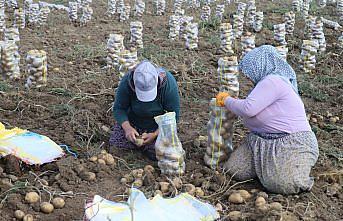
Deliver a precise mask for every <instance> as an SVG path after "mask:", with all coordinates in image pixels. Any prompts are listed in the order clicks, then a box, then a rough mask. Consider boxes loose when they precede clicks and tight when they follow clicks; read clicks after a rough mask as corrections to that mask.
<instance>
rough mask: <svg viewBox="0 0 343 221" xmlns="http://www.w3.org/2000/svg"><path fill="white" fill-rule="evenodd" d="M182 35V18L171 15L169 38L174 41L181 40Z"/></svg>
mask: <svg viewBox="0 0 343 221" xmlns="http://www.w3.org/2000/svg"><path fill="white" fill-rule="evenodd" d="M179 34H180V16H177V15H171V16H170V17H169V36H168V37H169V38H170V39H172V40H176V39H179Z"/></svg>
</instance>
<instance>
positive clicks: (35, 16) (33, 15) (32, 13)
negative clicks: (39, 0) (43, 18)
mask: <svg viewBox="0 0 343 221" xmlns="http://www.w3.org/2000/svg"><path fill="white" fill-rule="evenodd" d="M25 13H26V12H25ZM27 13H28V15H27V17H28V23H29V24H30V25H33V26H34V25H38V22H39V13H40V10H39V4H30V6H29V10H28V12H27Z"/></svg>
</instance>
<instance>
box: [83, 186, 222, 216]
mask: <svg viewBox="0 0 343 221" xmlns="http://www.w3.org/2000/svg"><path fill="white" fill-rule="evenodd" d="M132 216H133V218H132ZM85 219H86V220H87V221H103V220H115V221H131V220H134V221H151V220H158V221H185V220H187V221H212V220H216V219H219V214H218V212H217V211H216V209H215V208H214V207H213V206H212V205H210V204H208V203H203V202H201V201H199V200H197V199H196V198H194V197H193V196H191V195H189V194H188V193H182V194H180V195H178V196H176V197H174V198H170V199H164V198H162V197H161V196H159V195H156V196H155V197H154V198H153V199H151V200H149V199H147V198H146V197H145V196H144V194H143V193H142V192H141V191H139V190H138V189H135V188H132V189H131V195H130V197H129V199H128V200H127V202H125V203H121V202H112V201H109V200H106V199H104V198H102V197H101V196H98V195H95V196H94V198H93V201H92V202H90V203H88V204H87V205H86V210H85Z"/></svg>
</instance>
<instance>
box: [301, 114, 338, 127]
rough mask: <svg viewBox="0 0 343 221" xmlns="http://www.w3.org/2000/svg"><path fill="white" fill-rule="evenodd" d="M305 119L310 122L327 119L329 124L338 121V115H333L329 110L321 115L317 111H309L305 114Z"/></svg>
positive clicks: (321, 121)
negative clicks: (309, 112)
mask: <svg viewBox="0 0 343 221" xmlns="http://www.w3.org/2000/svg"><path fill="white" fill-rule="evenodd" d="M307 119H308V120H309V121H310V122H311V123H319V124H320V123H323V122H324V121H329V122H330V123H331V124H335V123H337V122H339V121H340V118H339V117H338V116H334V115H333V114H332V113H330V112H328V111H327V112H326V113H325V115H321V114H318V113H311V114H308V115H307Z"/></svg>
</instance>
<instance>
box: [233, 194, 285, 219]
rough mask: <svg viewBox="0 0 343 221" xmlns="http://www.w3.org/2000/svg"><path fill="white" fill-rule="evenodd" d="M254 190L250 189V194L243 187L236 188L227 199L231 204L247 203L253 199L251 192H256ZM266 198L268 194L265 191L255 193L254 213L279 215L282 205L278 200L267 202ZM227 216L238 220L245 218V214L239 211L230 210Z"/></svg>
mask: <svg viewBox="0 0 343 221" xmlns="http://www.w3.org/2000/svg"><path fill="white" fill-rule="evenodd" d="M255 191H256V192H257V190H254V189H253V190H252V191H251V193H252V194H251V193H249V192H248V191H246V190H243V189H242V190H236V191H234V192H233V193H231V194H230V195H229V198H228V201H229V203H232V204H243V203H248V202H249V201H251V200H253V198H254V197H253V194H254V193H256V192H255ZM266 198H268V195H267V194H266V193H264V192H259V193H257V195H256V198H255V202H254V205H255V211H256V214H257V215H259V216H263V217H265V216H267V214H269V215H280V213H281V212H282V205H281V204H280V203H278V202H272V203H267V201H266ZM227 217H228V218H229V220H232V221H238V220H245V218H246V215H245V214H243V213H242V212H240V211H231V212H229V213H228V216H227Z"/></svg>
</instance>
